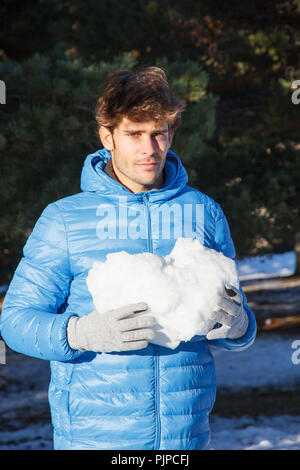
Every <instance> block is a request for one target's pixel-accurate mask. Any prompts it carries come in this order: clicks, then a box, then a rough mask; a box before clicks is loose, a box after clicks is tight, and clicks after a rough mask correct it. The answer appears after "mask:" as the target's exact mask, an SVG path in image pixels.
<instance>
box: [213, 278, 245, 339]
mask: <svg viewBox="0 0 300 470" xmlns="http://www.w3.org/2000/svg"><path fill="white" fill-rule="evenodd" d="M218 307H219V310H217V311H215V312H214V313H213V318H214V319H215V320H216V323H221V325H222V326H220V327H219V328H214V329H212V330H211V331H209V332H208V333H207V335H206V338H207V339H219V338H229V339H237V338H241V337H242V336H243V335H244V334H245V333H246V331H247V328H248V323H249V320H248V315H247V313H246V311H245V309H244V307H243V297H242V294H241V292H240V291H239V290H238V289H236V287H234V286H232V285H231V284H226V285H225V293H224V296H223V297H221V298H220V300H219V302H218Z"/></svg>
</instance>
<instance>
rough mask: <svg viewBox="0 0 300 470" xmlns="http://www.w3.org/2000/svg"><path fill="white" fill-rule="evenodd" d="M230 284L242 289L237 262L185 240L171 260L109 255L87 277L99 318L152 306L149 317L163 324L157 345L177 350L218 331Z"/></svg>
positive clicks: (148, 255)
mask: <svg viewBox="0 0 300 470" xmlns="http://www.w3.org/2000/svg"><path fill="white" fill-rule="evenodd" d="M226 283H230V284H232V285H234V286H235V287H237V288H239V280H238V274H237V269H236V265H235V262H234V261H233V260H232V259H230V258H227V257H226V256H224V255H223V253H219V252H217V251H215V250H213V249H210V248H206V247H204V246H203V245H201V243H200V242H199V241H198V240H196V239H189V238H179V239H178V240H177V241H176V244H175V246H174V248H173V250H172V251H171V253H170V254H169V255H167V256H165V257H161V256H157V255H155V254H153V253H148V252H146V253H138V254H129V253H127V252H126V251H120V252H117V253H109V254H108V255H107V257H106V261H104V262H100V261H96V262H95V263H94V264H93V266H92V268H91V269H90V271H89V273H88V276H87V286H88V289H89V291H90V293H91V295H92V298H93V301H94V305H95V308H96V310H98V312H100V313H101V312H102V313H104V312H107V311H108V310H111V309H115V308H118V307H122V306H124V305H127V304H130V303H135V302H146V303H147V304H148V306H149V309H148V310H147V311H146V312H145V313H143V315H151V316H154V317H155V318H156V320H157V325H156V326H155V327H154V331H155V338H154V339H153V340H152V341H151V342H152V343H154V344H159V345H162V346H166V347H169V348H171V349H174V348H176V347H177V346H178V344H179V343H180V341H188V340H190V339H191V338H192V337H193V336H195V335H206V334H207V333H208V331H210V330H211V329H212V328H213V326H214V324H215V323H216V320H214V319H213V318H209V317H210V316H211V314H212V312H214V311H216V310H217V309H218V307H217V302H218V298H219V296H220V295H223V294H224V285H225V284H226Z"/></svg>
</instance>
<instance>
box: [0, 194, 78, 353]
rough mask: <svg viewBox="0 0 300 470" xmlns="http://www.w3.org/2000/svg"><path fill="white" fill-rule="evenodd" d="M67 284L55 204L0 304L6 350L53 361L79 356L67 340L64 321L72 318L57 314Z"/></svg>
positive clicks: (34, 233)
mask: <svg viewBox="0 0 300 470" xmlns="http://www.w3.org/2000/svg"><path fill="white" fill-rule="evenodd" d="M71 280H72V273H71V271H70V266H69V256H68V247H67V239H66V231H65V226H64V221H63V218H62V216H61V214H60V211H59V209H58V207H57V205H56V204H55V203H53V204H50V205H49V206H47V207H46V208H45V210H44V211H43V213H42V215H41V216H40V218H39V219H38V221H37V223H36V224H35V227H34V229H33V231H32V233H31V235H30V236H29V238H28V240H27V242H26V244H25V246H24V249H23V257H22V259H21V261H20V263H19V265H18V267H17V269H16V271H15V273H14V276H13V279H12V281H11V283H10V285H9V288H8V291H7V293H6V296H5V299H4V302H3V307H2V313H1V317H0V331H1V335H2V337H3V339H4V341H5V342H6V344H7V345H8V347H10V348H11V349H13V350H15V351H16V352H19V353H22V354H25V355H28V356H33V357H36V358H40V359H46V360H55V361H68V360H71V359H73V358H75V357H76V356H78V355H79V354H80V352H79V351H74V350H73V349H71V348H70V347H69V345H68V342H67V333H66V328H67V323H68V321H69V318H70V317H71V316H72V315H75V314H74V313H72V312H68V313H60V311H61V312H62V311H64V310H65V309H64V308H63V306H64V304H65V303H66V302H67V298H68V295H69V287H70V283H71Z"/></svg>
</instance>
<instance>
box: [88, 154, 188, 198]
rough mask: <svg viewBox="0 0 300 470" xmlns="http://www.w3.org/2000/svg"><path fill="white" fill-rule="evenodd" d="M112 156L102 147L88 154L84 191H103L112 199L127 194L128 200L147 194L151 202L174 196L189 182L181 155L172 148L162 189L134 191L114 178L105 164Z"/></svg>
mask: <svg viewBox="0 0 300 470" xmlns="http://www.w3.org/2000/svg"><path fill="white" fill-rule="evenodd" d="M110 158H111V154H110V152H109V151H108V150H106V149H100V150H97V151H96V152H94V153H92V154H90V155H88V156H87V157H86V159H85V162H84V165H83V169H82V173H81V185H80V186H81V189H82V191H91V192H95V193H101V195H102V196H106V197H109V198H110V199H115V198H116V199H117V198H119V197H120V196H126V197H127V198H128V200H131V201H135V202H137V201H138V200H139V199H141V198H142V197H143V196H144V195H145V194H147V197H148V198H149V201H150V202H159V201H163V200H167V199H171V198H173V197H174V196H175V195H176V194H177V193H179V192H180V191H181V190H182V189H183V188H184V187H185V186H186V184H187V182H188V176H187V172H186V170H185V168H184V167H183V165H182V163H181V161H180V159H179V157H178V156H177V155H176V154H175V153H174V152H172V151H171V150H169V151H168V153H167V158H166V163H165V182H164V185H163V187H162V188H161V189H157V190H150V191H146V192H139V193H132V192H131V191H129V190H128V189H127V188H126V187H125V186H123V185H122V184H121V183H119V182H118V181H116V180H114V179H112V178H111V177H110V176H109V175H107V174H106V173H105V171H104V168H105V165H106V164H107V162H108V160H109V159H110Z"/></svg>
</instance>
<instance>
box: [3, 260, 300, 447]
mask: <svg viewBox="0 0 300 470" xmlns="http://www.w3.org/2000/svg"><path fill="white" fill-rule="evenodd" d="M263 259H264V261H262V258H260V257H256V258H253V259H250V258H247V259H246V260H245V264H244V263H243V260H240V261H239V262H238V263H237V267H238V271H239V272H240V273H241V276H242V277H243V279H244V280H245V279H250V280H252V279H258V278H260V279H262V278H263V279H268V278H272V277H275V275H276V277H280V275H281V276H282V277H283V273H289V274H292V272H293V269H294V268H293V266H294V265H293V263H294V261H293V260H295V257H294V255H291V254H290V253H288V254H283V255H281V256H280V255H274V256H269V257H268V258H263ZM256 271H257V272H256ZM285 275H286V274H285ZM299 340H300V332H299V330H298V331H297V330H294V329H293V328H290V329H289V330H287V331H286V332H285V333H284V334H282V333H278V332H277V333H274V332H271V331H265V332H260V333H259V335H258V337H257V338H256V340H255V342H254V344H253V345H252V346H251V347H250V348H248V349H247V350H245V351H241V352H238V353H234V352H231V351H222V352H221V351H220V350H217V349H212V353H213V355H214V357H215V361H216V373H217V387H218V393H220V396H221V397H222V396H223V397H227V398H229V400H230V399H231V398H232V400H236V399H237V398H236V397H238V396H240V397H241V400H243V397H246V396H248V397H250V403H253V406H254V407H255V405H256V402H257V401H259V400H260V397H261V394H262V393H263V392H265V393H266V394H267V395H268V396H269V397H270V400H271V402H272V396H273V395H272V394H274V393H275V394H276V393H277V392H278V393H283V396H284V402H283V404H282V405H281V406H279V407H278V408H276V403H275V401H274V405H273V406H272V410H271V411H270V410H269V411H268V410H265V411H264V412H263V413H262V412H261V413H259V414H256V413H254V412H253V410H251V409H249V408H247V409H245V413H242V414H241V413H239V414H234V413H232V415H231V414H230V413H228V412H227V411H228V410H226V409H225V411H226V412H227V413H225V414H222V413H220V412H219V413H217V411H214V410H213V412H212V414H211V418H210V422H211V433H212V440H211V443H210V447H209V448H210V449H212V450H219V449H224V450H229V449H230V450H300V411H298V412H293V413H289V412H288V409H289V408H288V404H289V403H288V402H289V401H290V397H291V393H292V392H293V393H294V396H297V394H299V392H300V364H299V363H296V362H297V361H293V360H292V355H293V353H295V349H293V346H292V345H293V344H294V345H295V344H299V343H295V341H299ZM6 359H7V361H6V362H7V363H6V364H5V365H0V450H4V449H11V450H22V449H36V450H41V449H44V450H47V449H52V428H51V424H50V415H49V409H48V400H47V386H48V382H49V376H50V370H49V363H48V362H45V361H42V360H38V359H34V358H30V357H27V356H23V355H21V354H17V353H14V352H13V351H10V350H8V351H7V358H6ZM216 403H218V396H217V402H216ZM299 404H300V402H299ZM242 408H243V407H242ZM274 409H275V411H274ZM219 410H220V409H219ZM223 411H224V410H223ZM267 411H268V412H267Z"/></svg>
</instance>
